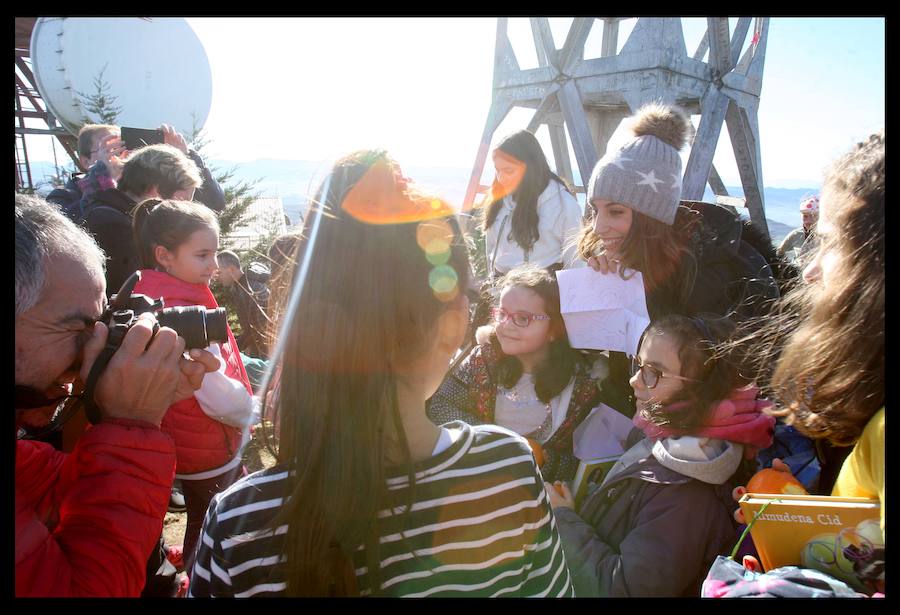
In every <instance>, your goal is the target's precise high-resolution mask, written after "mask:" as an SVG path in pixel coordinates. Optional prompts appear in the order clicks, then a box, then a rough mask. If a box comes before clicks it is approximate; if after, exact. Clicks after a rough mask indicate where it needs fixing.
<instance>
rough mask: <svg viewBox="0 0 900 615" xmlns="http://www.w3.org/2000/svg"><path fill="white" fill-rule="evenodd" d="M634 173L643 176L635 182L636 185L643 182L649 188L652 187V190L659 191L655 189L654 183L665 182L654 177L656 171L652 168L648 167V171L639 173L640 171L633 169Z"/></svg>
mask: <svg viewBox="0 0 900 615" xmlns="http://www.w3.org/2000/svg"><path fill="white" fill-rule="evenodd" d="M635 173H637V174H638V175H640V176H641V177H643V178H644V179H642V180H641V181H639V182H638V183H637V185H638V186H640V185H641V184H644V185H647V186H650V187H651V188H653V192H659V190H657V189H656V184H664V183H665V182H664V181H663V180H661V179H656V172H655V171H654V170H653V169H650V172H649V173H641V172H640V171H635Z"/></svg>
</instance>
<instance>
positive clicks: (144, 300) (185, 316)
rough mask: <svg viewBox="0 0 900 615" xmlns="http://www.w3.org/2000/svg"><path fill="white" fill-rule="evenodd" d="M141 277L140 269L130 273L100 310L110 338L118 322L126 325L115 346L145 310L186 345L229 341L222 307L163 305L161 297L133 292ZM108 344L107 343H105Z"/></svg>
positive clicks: (192, 345)
mask: <svg viewBox="0 0 900 615" xmlns="http://www.w3.org/2000/svg"><path fill="white" fill-rule="evenodd" d="M140 279H141V272H140V271H135V272H134V273H133V274H131V277H129V278H128V279H127V280H125V283H124V284H122V288H120V289H119V292H117V293H116V294H115V295H113V296H112V299H111V300H110V305H109V307H108V308H106V311H105V312H103V315H102V316H101V317H100V321H101V322H103V323H105V324H106V326H107V327H108V328H109V335H110V338H112V337H113V330H114V328H115V327H116V326H118V325H125V327H124V328H120V329H119V330H118V331H119V332H120V334H118V335H116V337H117V338H118V339H117V341H116V342H115V344H116V347H118V345H119V344H121V343H122V338H124V337H125V333H127V332H128V329H130V328H131V327H132V325H134V323H135V322H137V319H138V316H140V315H141V314H143V313H145V312H152V313H153V314H155V315H156V321H157V322H158V323H159V325H160V326H163V327H169V328H171V329H174V330H175V331H176V333H178V335H179V336H181V337H182V338H184V342H185V348H187V349H191V348H206V347H207V346H209V345H210V343H211V342H227V341H228V318H227V316H226V314H225V308H216V309H214V310H208V309H206V308H205V307H203V306H202V305H189V306H178V307H170V308H167V307H164V303H163V300H162V299H151V298H150V297H148V296H147V295H140V294H132V292H131V291H132V290H134V287H135V285H136V284H137V283H138V281H139V280H140ZM107 345H108V344H107Z"/></svg>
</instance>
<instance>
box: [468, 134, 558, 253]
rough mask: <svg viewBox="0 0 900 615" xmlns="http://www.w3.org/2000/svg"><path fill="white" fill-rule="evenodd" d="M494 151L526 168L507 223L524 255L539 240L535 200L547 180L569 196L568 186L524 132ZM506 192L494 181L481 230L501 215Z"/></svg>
mask: <svg viewBox="0 0 900 615" xmlns="http://www.w3.org/2000/svg"><path fill="white" fill-rule="evenodd" d="M496 149H497V150H500V151H501V152H503V153H505V154H507V155H508V156H512V157H513V158H515V159H516V160H517V161H518V162H521V163H522V164H524V165H525V175H524V176H523V177H522V182H521V183H520V184H519V186H518V187H517V188H516V190H515V192H513V193H512V194H511V195H510V196H511V197H512V198H513V199H515V201H516V208H515V209H514V210H513V213H512V219H511V220H510V232H511V233H512V237H513V238H514V239H515V240H516V243H518V244H519V245H520V246H521V247H522V249H523V250H524V251H525V253H526V254H527V253H529V252H530V251H531V248H532V247H533V246H534V244H535V242H536V241H537V240H538V239H539V232H538V213H537V202H538V197H539V196H540V195H541V193H542V192H543V191H544V190H545V189H546V188H547V184H549V183H550V180H551V179H553V180H556V181H557V182H559V183H560V184H561V187H562V188H563V189H564V190H567V191H569V192H570V193H572V191H571V189H570V188H569V186H568V184H567V183H566V182H565V180H563V179H562V178H561V177H560V176H559V175H557V174H556V173H554V172H553V171H551V170H550V165H549V164H547V158H546V156H544V150H543V149H541V144H540V143H538V140H537V139H536V138H535V136H534V135H533V134H532V133H530V132H528V131H527V130H519V131H516V132H514V133H512V134H511V135H509V136H507V137H505V138H504V139H503V140H502V141H500V143H499V144H498V145H497V148H496ZM504 196H506V192H505V190H504V188H503V186H502V185H501V184H500V182H498V181H497V179H496V178H494V181H493V183H492V184H491V191H490V195H489V197H488V202H487V203H486V205H485V209H484V220H483V227H482V228H483V229H484V230H485V231H487V229H489V228H491V226H492V225H493V224H494V222H495V221H496V219H497V216H498V215H499V214H500V208H501V207H502V206H503V197H504Z"/></svg>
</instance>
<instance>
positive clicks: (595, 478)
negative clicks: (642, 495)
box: [572, 455, 619, 510]
mask: <svg viewBox="0 0 900 615" xmlns="http://www.w3.org/2000/svg"><path fill="white" fill-rule="evenodd" d="M618 460H619V455H616V456H613V457H603V458H599V459H588V460H586V461H581V463H579V464H578V471H577V472H576V473H575V478H574V479H572V495H573V496H574V497H575V509H576V510H578V508H579V507H580V506H581V502H582V501H584V496H585V495H587V490H588V485H589V484H591V483H596V484H598V485H599V484H600V483H602V482H603V479H604V478H605V477H606V473H607V472H609V470H610V469H611V468H612V467H613V465H615V463H616V461H618Z"/></svg>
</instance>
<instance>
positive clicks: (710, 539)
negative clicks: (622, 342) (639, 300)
mask: <svg viewBox="0 0 900 615" xmlns="http://www.w3.org/2000/svg"><path fill="white" fill-rule="evenodd" d="M732 329H733V325H731V323H730V322H729V321H726V320H716V319H713V320H707V319H703V318H698V317H695V318H689V317H686V316H677V315H674V316H668V317H665V318H663V319H661V320H658V321H654V322H653V323H651V324H650V326H649V327H648V328H647V330H646V331H645V332H644V335H643V336H642V338H641V344H640V350H639V351H638V354H637V356H636V357H635V373H634V375H633V376H632V378H631V386H632V388H633V389H634V395H635V398H636V399H637V412H636V413H635V416H634V424H635V426H636V427H637V429H635V430H633V432H632V434H631V436H630V438H629V442H630V443H633V444H632V446H631V447H630V448H629V449H628V450H627V451H626V452H625V453H624V454H623V455H622V457H621V458H620V459H619V461H617V462H616V464H615V465H614V466H613V467H612V468H611V469H610V471H609V473H608V474H607V475H606V476H605V477H604V478H603V480H602V482H601V483H600V484H596V483H590V482H589V484H588V491H587V495H586V496H585V499H584V501H583V502H582V503H581V506H580V507H579V508H578V509H577V510H575V503H574V500H573V498H572V494H571V491H570V490H569V489H568V487H567V486H566V485H564V484H560V485H557V487H559V488H560V489H561V490H562V494H560V493H558V492H557V491H556V489H555V488H554V486H552V485H550V484H549V483H548V484H547V485H546V487H547V493H548V496H549V497H550V502H551V505H552V506H553V509H554V512H555V513H556V515H557V523H558V524H559V532H560V536H561V537H562V539H563V548H564V550H565V553H566V559H567V560H568V562H569V568H570V570H571V573H572V579H573V582H574V583H575V591H576V593H577V595H578V596H697V595H699V592H700V585H701V583H702V581H703V579H704V577H705V576H706V572H707V570H709V567H710V565H711V564H712V562H713V560H714V559H715V557H716V556H717V555H719V554H721V553H723V552H727V551H726V550H727V549H728V548H730V547H731V546H732V545H733V543H734V541H735V536H736V525H735V523H734V520H733V518H732V514H731V513H732V508H733V501H732V500H731V490H732V489H733V488H734V487H735V485H737V484H739V483H740V481H741V480H744V479H745V478H746V477H748V476H749V475H751V474H752V473H753V471H754V470H755V469H756V465H755V461H754V457H755V455H756V452H757V450H758V449H761V448H765V447H767V446H769V445H770V444H771V442H772V432H773V426H774V422H775V420H774V419H773V418H772V417H770V416H767V415H765V414H763V412H762V411H763V409H764V408H765V407H767V406H768V405H769V403H768V402H764V401H762V400H757V393H758V389H757V388H756V387H755V386H753V385H752V384H751V383H748V382H747V381H746V380H744V377H743V376H742V375H741V369H740V361H739V360H738V359H734V358H732V357H729V356H725V355H722V354H717V353H714V352H713V348H714V345H715V344H718V343H721V342H724V341H725V340H726V339H727V337H728V336H729V335H730V334H731V331H732ZM636 440H637V441H636ZM635 441H636V442H635Z"/></svg>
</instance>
